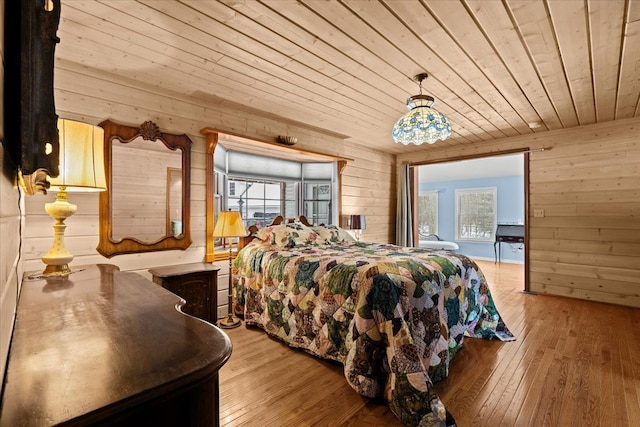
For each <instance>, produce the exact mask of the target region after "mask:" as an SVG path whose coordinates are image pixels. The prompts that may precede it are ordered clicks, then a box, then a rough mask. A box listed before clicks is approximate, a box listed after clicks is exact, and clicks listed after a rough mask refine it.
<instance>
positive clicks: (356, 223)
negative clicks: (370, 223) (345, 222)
mask: <svg viewBox="0 0 640 427" xmlns="http://www.w3.org/2000/svg"><path fill="white" fill-rule="evenodd" d="M366 228H367V223H366V221H365V219H364V215H351V216H349V230H354V231H353V234H354V236H355V238H356V240H357V241H360V237H362V230H364V229H366Z"/></svg>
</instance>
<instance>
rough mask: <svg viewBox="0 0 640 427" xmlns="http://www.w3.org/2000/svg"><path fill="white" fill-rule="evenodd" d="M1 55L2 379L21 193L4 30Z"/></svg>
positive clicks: (14, 292) (0, 1)
mask: <svg viewBox="0 0 640 427" xmlns="http://www.w3.org/2000/svg"><path fill="white" fill-rule="evenodd" d="M3 15H4V0H0V22H4V16H3ZM0 58H1V59H2V61H1V63H0V141H1V142H2V145H0V171H1V173H0V378H4V369H5V366H6V364H7V354H8V353H9V342H10V341H11V332H12V331H13V320H14V316H15V313H16V305H17V297H18V289H19V286H20V281H19V280H18V278H19V277H22V264H23V263H22V258H20V253H19V251H20V225H21V221H22V216H21V212H20V203H21V202H20V195H19V192H18V187H16V184H15V180H16V171H15V170H13V168H12V167H11V165H10V161H9V159H8V158H5V150H4V144H5V139H4V127H5V124H4V114H3V113H4V96H3V95H4V31H2V32H0ZM23 206H24V205H23Z"/></svg>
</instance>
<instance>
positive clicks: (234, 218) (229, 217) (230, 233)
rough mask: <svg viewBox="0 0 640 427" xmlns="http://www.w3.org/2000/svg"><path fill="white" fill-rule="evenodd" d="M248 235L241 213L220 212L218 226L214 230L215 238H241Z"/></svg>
mask: <svg viewBox="0 0 640 427" xmlns="http://www.w3.org/2000/svg"><path fill="white" fill-rule="evenodd" d="M247 234H248V233H247V230H246V229H245V228H244V224H243V223H242V217H241V216H240V212H234V211H230V210H229V211H223V212H220V215H219V216H218V221H217V222H216V226H215V227H214V229H213V236H214V237H240V236H246V235H247Z"/></svg>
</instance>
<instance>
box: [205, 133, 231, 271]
mask: <svg viewBox="0 0 640 427" xmlns="http://www.w3.org/2000/svg"><path fill="white" fill-rule="evenodd" d="M205 129H207V128H205ZM205 129H203V130H201V131H200V133H204V134H205V135H206V136H207V157H206V159H205V174H206V183H205V193H206V196H205V204H206V214H205V216H206V225H205V233H206V242H207V243H206V252H205V256H204V260H205V261H206V262H214V261H219V260H222V259H227V258H228V257H229V255H227V256H226V257H222V256H218V257H216V254H215V250H214V249H215V244H214V242H215V239H214V238H213V229H214V227H215V219H216V218H215V216H216V215H215V213H216V206H215V201H216V197H215V191H214V188H213V177H214V170H213V167H214V163H213V154H214V153H215V151H216V146H217V145H218V135H219V134H218V132H204V130H205ZM218 255H220V254H218Z"/></svg>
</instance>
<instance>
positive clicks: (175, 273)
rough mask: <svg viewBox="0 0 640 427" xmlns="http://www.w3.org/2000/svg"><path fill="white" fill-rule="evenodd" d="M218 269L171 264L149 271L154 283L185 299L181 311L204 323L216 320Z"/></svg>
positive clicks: (207, 265)
mask: <svg viewBox="0 0 640 427" xmlns="http://www.w3.org/2000/svg"><path fill="white" fill-rule="evenodd" d="M218 270H220V267H215V266H214V265H212V264H209V263H206V262H196V263H191V264H182V265H172V266H168V267H158V268H152V269H150V270H149V273H151V274H152V275H153V281H154V283H157V284H159V285H162V287H163V288H165V289H168V290H170V291H171V292H173V293H174V294H176V295H178V296H180V297H182V298H184V299H185V301H186V303H185V305H184V306H182V311H183V312H185V313H187V314H189V315H191V316H195V317H198V318H200V319H202V320H206V321H207V322H211V323H215V322H216V320H218V319H217V317H218V316H217V311H218V309H217V306H218V299H217V292H218Z"/></svg>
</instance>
